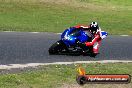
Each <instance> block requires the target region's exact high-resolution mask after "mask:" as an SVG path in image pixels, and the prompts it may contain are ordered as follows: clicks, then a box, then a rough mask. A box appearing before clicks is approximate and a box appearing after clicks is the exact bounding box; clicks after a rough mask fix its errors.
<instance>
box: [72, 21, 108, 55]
mask: <svg viewBox="0 0 132 88" xmlns="http://www.w3.org/2000/svg"><path fill="white" fill-rule="evenodd" d="M75 28H77V29H83V30H85V31H89V32H90V33H91V34H92V36H91V41H87V42H85V43H80V42H77V44H78V45H79V46H80V47H82V49H83V55H85V54H90V55H91V56H92V57H95V56H96V55H97V54H98V53H99V46H100V43H101V40H102V39H103V37H102V35H101V28H100V27H99V25H98V23H97V22H91V24H90V25H89V26H83V25H77V26H75ZM106 36H107V35H106ZM88 49H89V50H88Z"/></svg>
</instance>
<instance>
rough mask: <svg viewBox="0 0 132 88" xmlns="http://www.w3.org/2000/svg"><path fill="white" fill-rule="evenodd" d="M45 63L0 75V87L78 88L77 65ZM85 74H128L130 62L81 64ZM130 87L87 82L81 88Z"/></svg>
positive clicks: (131, 73) (130, 67) (131, 72)
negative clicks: (34, 67) (36, 67)
mask: <svg viewBox="0 0 132 88" xmlns="http://www.w3.org/2000/svg"><path fill="white" fill-rule="evenodd" d="M78 65H80V64H72V65H47V66H40V67H39V68H38V69H37V70H32V71H30V70H28V71H25V72H21V73H13V74H6V75H0V88H80V86H79V85H78V84H77V83H76V81H75V79H76V75H77V70H76V69H77V66H78ZM81 65H82V67H84V68H85V69H86V72H87V74H130V75H132V70H131V69H132V63H116V64H114V63H105V64H99V63H94V64H81ZM115 86H116V88H119V87H120V88H123V87H127V88H131V87H132V83H130V84H124V85H123V84H113V85H110V84H94V85H93V84H88V85H84V86H83V87H81V88H87V87H88V88H93V87H96V88H106V87H107V88H115Z"/></svg>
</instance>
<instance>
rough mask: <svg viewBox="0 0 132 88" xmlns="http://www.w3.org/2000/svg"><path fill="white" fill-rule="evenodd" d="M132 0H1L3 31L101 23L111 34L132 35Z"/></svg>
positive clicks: (0, 26)
mask: <svg viewBox="0 0 132 88" xmlns="http://www.w3.org/2000/svg"><path fill="white" fill-rule="evenodd" d="M131 5H132V2H131V0H1V1H0V31H25V32H26V31H39V32H62V31H63V30H64V29H66V28H68V27H70V26H74V25H77V24H88V23H90V22H91V21H97V22H99V24H100V26H101V27H102V30H105V31H107V32H108V33H109V34H116V35H117V34H129V35H132V6H131Z"/></svg>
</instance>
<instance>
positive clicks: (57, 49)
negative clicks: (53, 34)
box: [49, 40, 67, 55]
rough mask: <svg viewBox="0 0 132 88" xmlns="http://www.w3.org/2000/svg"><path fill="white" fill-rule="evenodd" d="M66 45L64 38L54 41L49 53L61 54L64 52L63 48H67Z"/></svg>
mask: <svg viewBox="0 0 132 88" xmlns="http://www.w3.org/2000/svg"><path fill="white" fill-rule="evenodd" d="M66 48H67V47H66V45H65V44H64V42H63V41H62V40H60V41H57V42H56V43H54V44H53V45H52V46H51V47H50V48H49V54H50V55H54V54H59V53H61V52H62V50H64V49H66Z"/></svg>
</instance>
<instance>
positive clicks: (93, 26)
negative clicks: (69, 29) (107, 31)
mask: <svg viewBox="0 0 132 88" xmlns="http://www.w3.org/2000/svg"><path fill="white" fill-rule="evenodd" d="M97 29H99V27H98V23H97V22H92V23H91V24H90V31H91V32H92V33H96V32H97Z"/></svg>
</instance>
